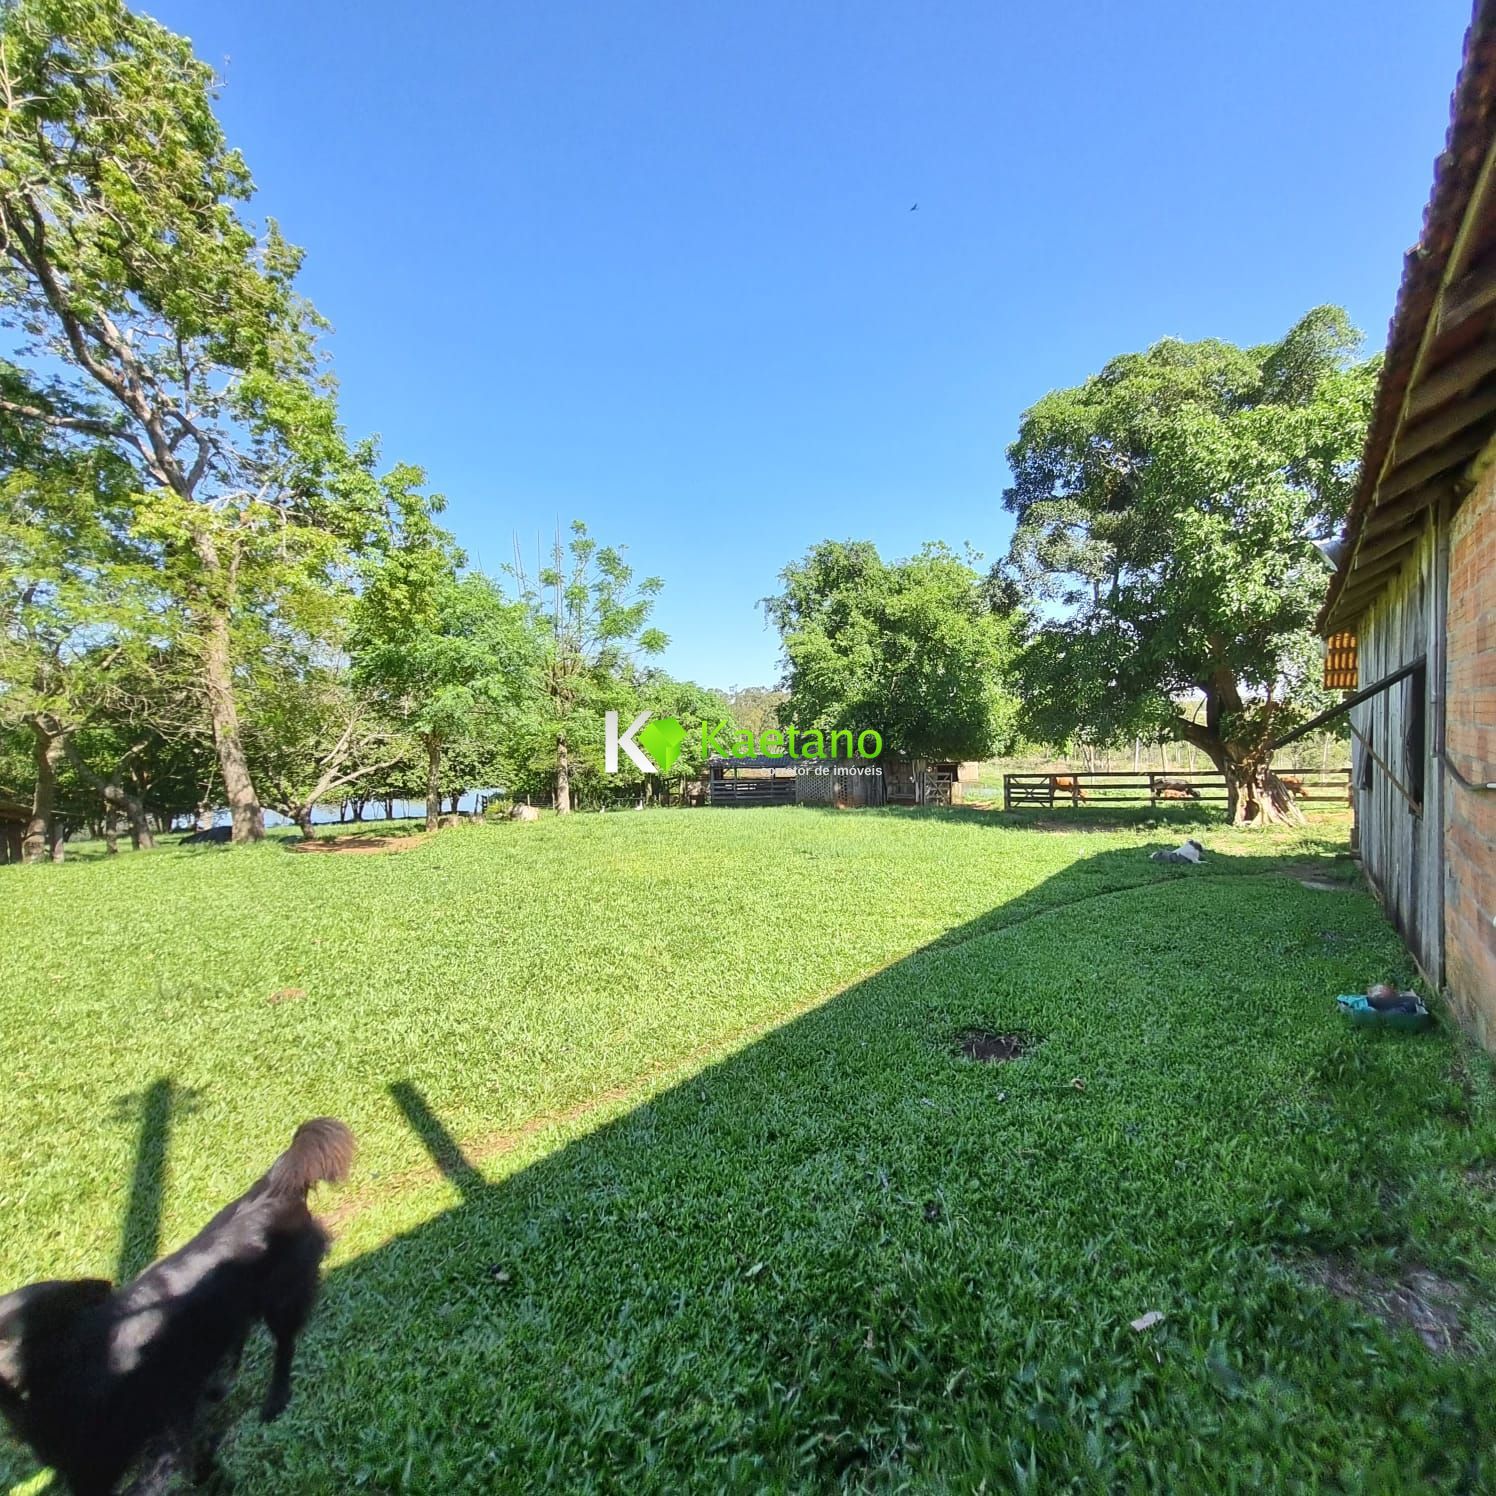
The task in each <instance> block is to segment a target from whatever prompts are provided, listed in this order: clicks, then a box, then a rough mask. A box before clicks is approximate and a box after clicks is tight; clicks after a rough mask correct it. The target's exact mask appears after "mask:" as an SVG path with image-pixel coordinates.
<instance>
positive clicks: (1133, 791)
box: [1003, 769, 1351, 810]
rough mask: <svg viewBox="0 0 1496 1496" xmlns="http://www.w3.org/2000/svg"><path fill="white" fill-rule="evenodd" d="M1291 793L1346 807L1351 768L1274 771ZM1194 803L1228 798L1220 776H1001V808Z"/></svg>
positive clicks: (1132, 773) (1173, 772)
mask: <svg viewBox="0 0 1496 1496" xmlns="http://www.w3.org/2000/svg"><path fill="white" fill-rule="evenodd" d="M1273 772H1274V773H1275V774H1277V776H1278V778H1279V779H1282V780H1284V781H1285V782H1286V783H1287V785H1288V788H1289V793H1290V794H1292V795H1293V797H1294V799H1295V800H1297V801H1299V802H1300V803H1301V804H1302V803H1309V804H1313V803H1315V802H1316V801H1317V802H1321V803H1325V804H1334V805H1348V804H1349V803H1350V794H1351V771H1350V770H1349V769H1275V770H1274V771H1273ZM1197 801H1219V802H1220V803H1222V804H1224V803H1225V801H1226V779H1225V776H1224V775H1222V774H1215V773H1208V774H1204V773H1202V774H1195V773H1189V772H1186V771H1185V770H1182V769H1180V770H1175V769H1170V770H1167V771H1166V770H1162V769H1153V770H1148V769H1142V770H1127V769H1111V770H1100V769H1098V770H1095V771H1094V772H1091V773H1085V772H1084V771H1081V770H1076V771H1075V772H1074V773H1069V772H1067V773H1063V774H1004V775H1003V809H1004V810H1013V809H1015V808H1017V807H1020V806H1024V805H1042V806H1044V807H1045V809H1047V810H1052V809H1053V808H1054V807H1055V806H1056V805H1069V806H1072V807H1078V806H1081V805H1170V804H1176V805H1188V804H1192V803H1194V802H1197Z"/></svg>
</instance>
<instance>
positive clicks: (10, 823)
mask: <svg viewBox="0 0 1496 1496" xmlns="http://www.w3.org/2000/svg"><path fill="white" fill-rule="evenodd" d="M30 821H31V807H30V806H29V805H21V804H19V803H18V802H13V801H9V800H0V866H3V865H4V864H5V863H7V862H19V861H20V860H21V843H22V842H23V841H24V840H25V838H26V827H27V826H28V825H29V824H30Z"/></svg>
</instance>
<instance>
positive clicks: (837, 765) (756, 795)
mask: <svg viewBox="0 0 1496 1496" xmlns="http://www.w3.org/2000/svg"><path fill="white" fill-rule="evenodd" d="M869 770H871V771H872V772H868V771H869ZM707 775H708V779H707V804H709V805H738V806H743V805H839V806H843V807H849V806H856V805H882V804H883V803H884V788H883V774H882V772H881V770H880V769H879V766H878V764H877V763H876V762H874V761H872V760H864V759H853V760H841V759H824V760H816V759H803V758H790V757H788V756H785V757H782V758H734V757H730V756H724V755H720V754H716V755H713V757H712V758H711V760H710V762H709V763H708V765H707Z"/></svg>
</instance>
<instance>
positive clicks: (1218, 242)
mask: <svg viewBox="0 0 1496 1496" xmlns="http://www.w3.org/2000/svg"><path fill="white" fill-rule="evenodd" d="M147 5H148V8H150V9H151V10H152V13H153V14H155V15H157V16H158V17H159V18H160V19H161V20H162V21H164V22H165V23H166V24H168V25H169V26H171V27H172V28H173V29H175V30H178V31H182V32H185V33H186V34H188V35H190V36H191V37H192V38H193V39H194V42H195V43H196V46H197V50H198V53H199V55H200V56H202V57H203V58H205V59H206V60H207V61H209V62H211V63H213V64H214V65H215V66H216V67H219V68H220V69H221V71H222V72H223V74H224V78H225V89H224V93H223V97H222V100H221V114H222V117H223V119H224V121H225V123H226V126H227V129H228V132H229V135H230V138H231V139H232V140H233V141H234V143H235V144H237V145H239V146H240V147H241V148H242V149H243V150H244V152H245V154H246V156H247V158H248V161H249V164H250V166H251V169H252V170H253V172H254V175H255V178H256V180H257V182H258V184H259V187H260V197H259V199H258V209H259V211H261V212H264V213H270V214H273V215H274V216H275V217H277V218H278V219H279V220H280V222H281V224H282V226H283V227H284V229H285V230H286V232H287V234H288V235H289V236H290V237H291V238H292V239H293V240H294V241H295V242H297V243H300V244H302V245H304V246H305V247H306V249H307V251H308V255H307V265H306V272H305V277H304V286H305V289H306V291H307V292H308V294H309V295H310V296H311V297H312V299H313V300H314V301H315V302H316V303H317V305H318V307H319V309H320V310H321V311H322V312H323V313H324V314H325V315H326V316H327V317H329V318H330V319H331V321H332V323H333V325H334V327H335V329H336V332H335V335H334V337H333V338H332V340H331V350H332V353H333V357H334V361H335V364H336V368H337V372H338V375H339V378H340V381H341V384H342V388H343V397H344V414H345V418H346V421H347V423H348V426H349V428H350V430H351V431H353V432H354V433H355V434H363V433H367V432H378V433H380V434H381V435H382V437H383V440H384V444H385V451H386V455H387V456H388V457H389V458H391V459H395V458H399V459H402V460H407V461H413V462H418V463H421V464H423V465H424V466H425V467H426V468H427V469H428V471H429V473H430V476H431V481H432V484H433V486H434V487H435V488H437V489H439V490H440V491H442V492H444V493H446V494H447V495H448V498H449V501H450V507H449V510H448V520H449V522H450V523H451V525H452V527H453V528H454V529H455V530H456V532H457V534H458V536H459V538H460V540H461V541H462V543H463V544H464V545H465V546H466V547H467V549H468V551H469V553H470V555H471V556H472V557H473V558H474V559H475V560H477V561H479V562H481V564H483V565H484V566H485V567H486V568H488V569H490V570H493V569H496V568H497V567H498V566H499V565H500V564H501V563H502V562H504V561H506V560H508V559H509V557H510V556H511V554H512V550H513V543H514V537H515V536H516V535H518V536H519V537H520V539H521V541H522V543H523V544H524V546H525V549H526V552H527V554H529V555H530V556H533V554H534V551H535V546H536V541H537V537H538V536H540V535H549V534H551V533H553V531H554V528H555V525H556V522H557V520H558V519H559V520H560V521H561V522H563V523H565V522H567V521H569V520H570V519H571V518H572V517H574V516H576V517H581V518H584V519H586V520H587V521H588V523H589V524H590V525H591V526H592V529H593V531H594V533H596V534H597V535H598V536H599V537H601V538H603V539H605V540H609V541H622V542H627V543H628V545H629V550H630V555H631V557H632V559H633V560H634V562H635V564H636V565H637V567H638V568H639V569H640V571H641V573H654V574H658V575H660V576H662V577H664V579H665V583H666V588H665V592H664V594H663V597H662V599H661V602H660V605H659V609H658V614H657V618H658V621H659V623H660V624H661V626H662V627H663V628H665V629H666V630H667V631H668V632H669V634H670V635H671V636H672V644H671V648H670V650H669V652H668V654H667V655H666V657H665V660H664V663H665V664H666V665H667V667H668V668H670V669H671V670H672V671H673V672H674V673H676V674H679V675H682V676H687V677H692V678H695V679H698V680H701V681H703V682H704V683H707V684H711V685H719V686H728V685H734V684H761V683H767V682H769V681H770V680H771V679H772V678H773V677H774V675H775V674H776V670H777V647H776V641H775V638H774V636H773V635H772V634H771V633H770V632H768V631H766V629H765V627H764V623H763V615H762V611H761V610H760V609H759V608H758V607H757V600H758V599H759V598H761V597H763V596H764V595H765V594H766V593H768V592H770V591H772V590H773V589H774V586H775V579H776V576H777V573H778V572H779V570H780V568H781V567H782V566H784V565H785V563H786V562H788V561H789V560H791V559H793V558H794V557H796V556H798V555H800V554H801V553H803V552H804V550H805V549H806V548H807V547H808V546H809V545H811V544H812V543H813V542H815V541H817V540H819V539H822V538H824V537H827V536H830V537H833V538H837V539H842V538H869V539H872V540H874V541H876V542H877V544H878V546H879V547H880V549H881V550H882V551H883V552H884V554H885V555H903V554H907V553H909V552H910V551H912V550H914V549H916V548H917V547H918V545H919V544H920V542H921V541H923V540H926V539H942V540H946V541H949V542H951V543H953V544H956V545H960V544H961V543H963V542H967V541H970V542H971V543H972V544H973V545H975V546H976V547H977V548H978V549H979V550H982V551H983V552H985V553H986V554H987V555H988V556H989V557H995V556H997V555H999V554H1000V553H1001V552H1002V551H1003V549H1004V548H1005V545H1006V540H1007V535H1008V531H1009V528H1010V527H1009V524H1008V521H1007V519H1006V517H1005V516H1004V514H1003V512H1002V508H1001V495H1002V489H1003V486H1004V483H1005V481H1006V468H1005V465H1004V461H1003V452H1004V449H1005V447H1006V446H1007V444H1008V442H1009V441H1011V440H1012V438H1013V436H1014V434H1015V432H1016V429H1017V424H1018V420H1019V416H1020V414H1021V412H1022V411H1023V409H1024V408H1025V407H1026V406H1028V405H1029V404H1031V403H1032V402H1033V401H1034V400H1035V399H1037V398H1038V397H1039V396H1040V395H1042V394H1043V393H1044V392H1045V391H1046V390H1048V389H1051V388H1055V387H1060V386H1064V385H1068V384H1073V383H1077V382H1079V381H1080V380H1082V379H1083V378H1085V376H1086V375H1087V374H1089V373H1092V372H1093V371H1094V370H1096V369H1097V368H1098V367H1100V365H1101V364H1102V363H1104V362H1105V361H1106V359H1108V358H1109V357H1111V356H1112V355H1114V354H1117V353H1120V352H1123V351H1125V350H1129V349H1134V348H1141V347H1145V346H1147V345H1148V344H1149V343H1151V342H1153V341H1155V340H1156V339H1158V338H1160V337H1164V336H1168V335H1173V336H1178V337H1184V338H1196V337H1205V336H1219V337H1225V338H1231V339H1234V340H1238V341H1243V342H1259V341H1264V340H1266V339H1268V338H1270V337H1273V336H1274V335H1276V334H1278V333H1280V332H1281V331H1283V330H1284V329H1285V328H1286V327H1288V326H1289V325H1290V324H1291V323H1292V322H1293V320H1294V319H1295V318H1296V317H1297V316H1298V315H1299V314H1300V313H1301V312H1303V311H1304V310H1305V309H1306V308H1308V307H1310V306H1312V305H1315V304H1317V303H1320V302H1325V301H1338V302H1340V303H1341V304H1343V305H1344V306H1346V307H1348V308H1349V310H1350V312H1351V314H1352V316H1353V317H1354V318H1355V319H1356V321H1357V324H1358V325H1359V326H1360V327H1362V328H1363V329H1364V330H1365V331H1366V332H1367V334H1368V347H1375V346H1380V344H1381V342H1382V341H1383V339H1384V337H1385V332H1386V324H1387V318H1388V316H1389V315H1390V312H1391V308H1392V300H1393V296H1394V293H1395V290H1396V285H1397V280H1398V277H1399V274H1400V266H1401V255H1402V252H1403V250H1404V249H1405V248H1406V247H1407V246H1408V245H1409V244H1411V243H1412V242H1413V240H1414V239H1415V238H1416V236H1417V232H1418V226H1419V222H1420V215H1421V212H1422V208H1423V203H1424V200H1425V198H1426V196H1427V193H1428V188H1429V184H1430V180H1431V173H1432V163H1433V159H1434V156H1435V155H1436V153H1437V152H1438V150H1439V149H1440V147H1441V145H1442V143H1443V138H1444V130H1445V127H1446V124H1447V122H1448V102H1449V93H1450V89H1451V86H1452V84H1453V82H1454V77H1455V73H1456V70H1457V67H1458V62H1459V54H1460V44H1461V38H1462V36H1463V33H1464V28H1465V25H1466V23H1467V21H1468V18H1469V9H1470V7H1469V3H1468V0H1417V3H1416V4H1408V3H1407V0H1309V3H1305V0H1258V3H1255V4H1253V5H1250V6H1225V5H1215V4H1202V3H1200V0H1172V3H1166V0H1133V3H1129V4H1123V3H1116V4H1103V3H1075V4H1059V3H1054V4H1050V3H1040V0H1030V3H1027V4H1013V3H1009V4H1003V3H994V0H970V3H964V0H963V3H944V0H918V3H909V0H900V3H892V0H859V3H855V4H854V3H850V0H846V3H832V0H754V3H752V4H747V3H742V0H738V3H728V0H711V3H704V0H694V3H690V4H686V3H675V4H662V3H654V0H606V3H605V0H590V3H578V0H523V3H494V4H485V3H478V0H472V3H467V4H455V3H446V4H441V3H428V4H425V5H419V6H412V5H410V4H408V3H407V4H400V5H395V4H392V3H389V0H359V3H357V4H352V3H342V0H316V3H310V4H309V3H307V0H256V3H254V4H238V5H225V4H223V3H222V0H156V3H155V4H154V5H151V4H149V0H147ZM916 202H917V203H918V204H919V209H918V211H917V212H911V211H910V208H911V205H912V204H914V203H916Z"/></svg>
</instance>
